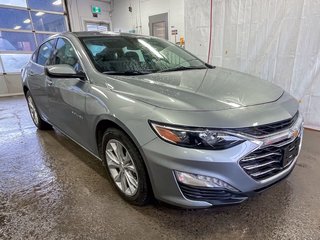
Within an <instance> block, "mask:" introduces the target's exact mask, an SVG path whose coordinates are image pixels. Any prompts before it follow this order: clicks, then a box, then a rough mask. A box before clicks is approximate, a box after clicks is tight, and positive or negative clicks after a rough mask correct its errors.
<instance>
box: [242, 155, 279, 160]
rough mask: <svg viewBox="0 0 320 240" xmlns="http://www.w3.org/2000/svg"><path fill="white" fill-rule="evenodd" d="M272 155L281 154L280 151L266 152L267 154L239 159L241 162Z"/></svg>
mask: <svg viewBox="0 0 320 240" xmlns="http://www.w3.org/2000/svg"><path fill="white" fill-rule="evenodd" d="M272 155H281V154H280V153H268V154H264V155H261V156H257V157H251V158H244V159H242V160H241V161H242V162H250V161H253V160H256V159H260V158H265V157H269V156H272Z"/></svg>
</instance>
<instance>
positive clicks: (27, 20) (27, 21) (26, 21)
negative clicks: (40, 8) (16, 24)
mask: <svg viewBox="0 0 320 240" xmlns="http://www.w3.org/2000/svg"><path fill="white" fill-rule="evenodd" d="M23 22H24V23H30V22H31V20H30V19H29V18H27V19H26V20H24V21H23Z"/></svg>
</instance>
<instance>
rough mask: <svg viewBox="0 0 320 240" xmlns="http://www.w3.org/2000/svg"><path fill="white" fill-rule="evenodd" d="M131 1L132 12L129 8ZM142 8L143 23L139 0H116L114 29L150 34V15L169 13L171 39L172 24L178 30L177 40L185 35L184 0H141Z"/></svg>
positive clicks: (170, 36)
mask: <svg viewBox="0 0 320 240" xmlns="http://www.w3.org/2000/svg"><path fill="white" fill-rule="evenodd" d="M130 3H131V6H132V10H133V11H132V13H130V12H129V10H128V8H129V6H130ZM140 8H141V23H142V24H141V25H140V11H139V0H114V10H113V12H112V16H111V19H112V24H113V30H114V31H122V32H129V30H133V29H134V30H135V31H136V33H141V34H144V35H149V26H148V23H149V16H152V15H156V14H161V13H168V30H169V40H170V41H172V42H174V36H172V35H171V29H172V28H171V26H174V29H177V30H178V35H177V41H179V39H180V36H181V37H184V0H161V1H160V0H140ZM140 26H141V27H140Z"/></svg>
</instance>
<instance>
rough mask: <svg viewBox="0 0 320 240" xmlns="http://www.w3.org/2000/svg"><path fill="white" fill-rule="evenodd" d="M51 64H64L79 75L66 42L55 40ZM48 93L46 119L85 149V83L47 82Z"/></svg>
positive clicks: (70, 80) (78, 65) (73, 52)
mask: <svg viewBox="0 0 320 240" xmlns="http://www.w3.org/2000/svg"><path fill="white" fill-rule="evenodd" d="M52 64H68V65H70V66H72V67H73V68H74V69H75V71H76V72H83V67H82V65H81V63H80V61H79V58H78V55H77V53H76V50H75V49H74V47H73V46H72V44H71V42H70V41H69V40H67V39H66V38H58V39H57V43H56V48H55V50H54V54H53V58H52ZM50 81H51V82H52V86H50V87H49V88H51V90H48V92H49V108H50V119H51V121H52V123H53V124H54V125H55V126H57V127H58V128H59V129H60V130H62V131H63V132H64V133H66V134H67V135H68V136H70V137H71V138H72V139H74V140H75V141H77V142H78V143H80V144H82V145H83V146H86V144H85V141H84V139H85V137H86V134H87V129H88V128H87V121H86V115H85V104H86V93H87V90H88V88H89V82H88V81H87V80H83V79H79V78H51V79H50Z"/></svg>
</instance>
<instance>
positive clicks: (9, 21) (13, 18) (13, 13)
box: [0, 7, 32, 30]
mask: <svg viewBox="0 0 320 240" xmlns="http://www.w3.org/2000/svg"><path fill="white" fill-rule="evenodd" d="M0 16H1V17H0V28H7V29H13V30H20V29H21V30H31V28H32V27H31V20H30V16H29V13H28V11H27V10H20V9H13V8H3V7H0Z"/></svg>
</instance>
